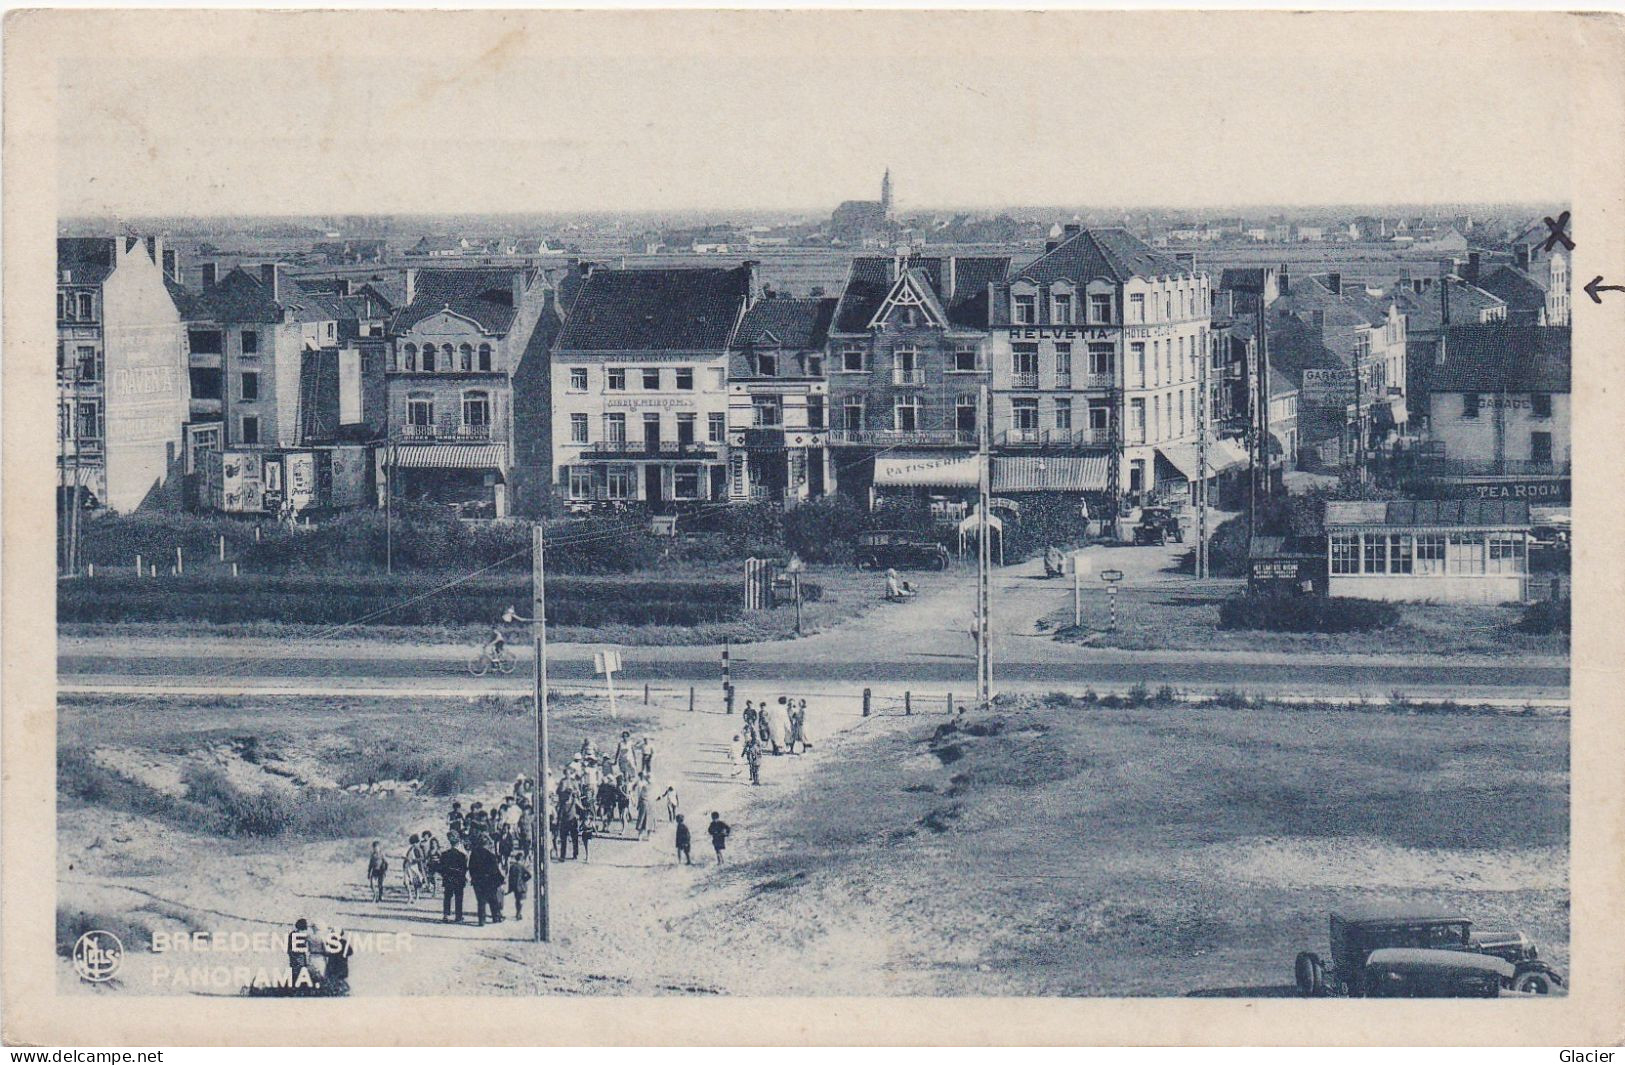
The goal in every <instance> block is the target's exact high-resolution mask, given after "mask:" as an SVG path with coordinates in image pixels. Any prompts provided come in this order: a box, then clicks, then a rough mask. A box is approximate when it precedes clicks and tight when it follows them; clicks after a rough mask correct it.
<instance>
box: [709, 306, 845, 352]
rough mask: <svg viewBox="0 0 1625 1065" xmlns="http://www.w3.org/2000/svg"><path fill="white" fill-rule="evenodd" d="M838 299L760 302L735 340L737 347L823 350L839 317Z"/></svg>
mask: <svg viewBox="0 0 1625 1065" xmlns="http://www.w3.org/2000/svg"><path fill="white" fill-rule="evenodd" d="M836 302H837V301H836V299H835V297H833V296H829V297H825V298H823V299H765V300H757V301H756V304H755V305H754V306H753V307H751V309H750V310H748V311H746V312H745V317H744V319H743V320H742V321H741V322H740V323H739V331H738V333H737V334H736V335H735V336H734V347H736V348H750V347H779V348H784V349H786V350H797V351H809V350H816V349H821V348H823V346H824V341H825V339H827V337H828V334H829V323H830V321H831V320H832V319H833V317H834V315H835V304H836Z"/></svg>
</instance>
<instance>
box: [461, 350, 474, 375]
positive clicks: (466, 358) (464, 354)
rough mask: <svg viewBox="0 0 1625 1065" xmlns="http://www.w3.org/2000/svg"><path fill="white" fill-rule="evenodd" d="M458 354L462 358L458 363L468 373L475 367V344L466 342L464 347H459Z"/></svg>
mask: <svg viewBox="0 0 1625 1065" xmlns="http://www.w3.org/2000/svg"><path fill="white" fill-rule="evenodd" d="M457 354H458V356H459V357H460V359H461V361H460V362H459V363H458V365H459V366H460V367H461V368H462V370H463V372H464V373H467V372H468V371H470V370H472V369H473V368H474V345H472V344H464V345H463V346H462V347H460V348H458V349H457Z"/></svg>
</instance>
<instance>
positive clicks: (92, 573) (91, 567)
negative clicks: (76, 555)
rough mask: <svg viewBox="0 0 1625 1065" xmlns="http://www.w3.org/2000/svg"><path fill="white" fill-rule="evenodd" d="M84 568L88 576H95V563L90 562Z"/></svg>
mask: <svg viewBox="0 0 1625 1065" xmlns="http://www.w3.org/2000/svg"><path fill="white" fill-rule="evenodd" d="M85 570H86V575H87V576H90V577H94V576H96V563H94V562H92V563H91V564H90V565H88V566H86V567H85Z"/></svg>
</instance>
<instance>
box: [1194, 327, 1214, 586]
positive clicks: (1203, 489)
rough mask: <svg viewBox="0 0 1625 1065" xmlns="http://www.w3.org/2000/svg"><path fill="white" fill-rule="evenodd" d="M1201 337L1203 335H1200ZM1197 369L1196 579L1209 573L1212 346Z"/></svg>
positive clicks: (1199, 362) (1204, 352) (1201, 356)
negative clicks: (1208, 462) (1209, 380)
mask: <svg viewBox="0 0 1625 1065" xmlns="http://www.w3.org/2000/svg"><path fill="white" fill-rule="evenodd" d="M1197 335H1198V338H1200V337H1201V336H1202V335H1203V334H1197ZM1199 355H1200V358H1199V359H1198V362H1197V367H1196V381H1197V386H1196V391H1197V396H1196V576H1197V577H1199V578H1202V579H1206V577H1207V575H1208V572H1207V468H1208V464H1207V438H1208V422H1209V419H1210V417H1211V410H1210V405H1209V401H1208V363H1209V362H1211V361H1212V358H1213V353H1212V350H1211V347H1209V349H1208V350H1204V351H1201V352H1200V353H1199Z"/></svg>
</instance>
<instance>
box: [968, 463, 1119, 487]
mask: <svg viewBox="0 0 1625 1065" xmlns="http://www.w3.org/2000/svg"><path fill="white" fill-rule="evenodd" d="M1107 461H1108V460H1107V458H1106V456H1105V455H1055V456H1046V457H1044V458H1038V457H1037V456H1032V455H1020V456H1016V457H1013V458H995V459H994V460H993V491H995V492H1103V491H1105V490H1106V473H1107V470H1106V463H1107Z"/></svg>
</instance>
